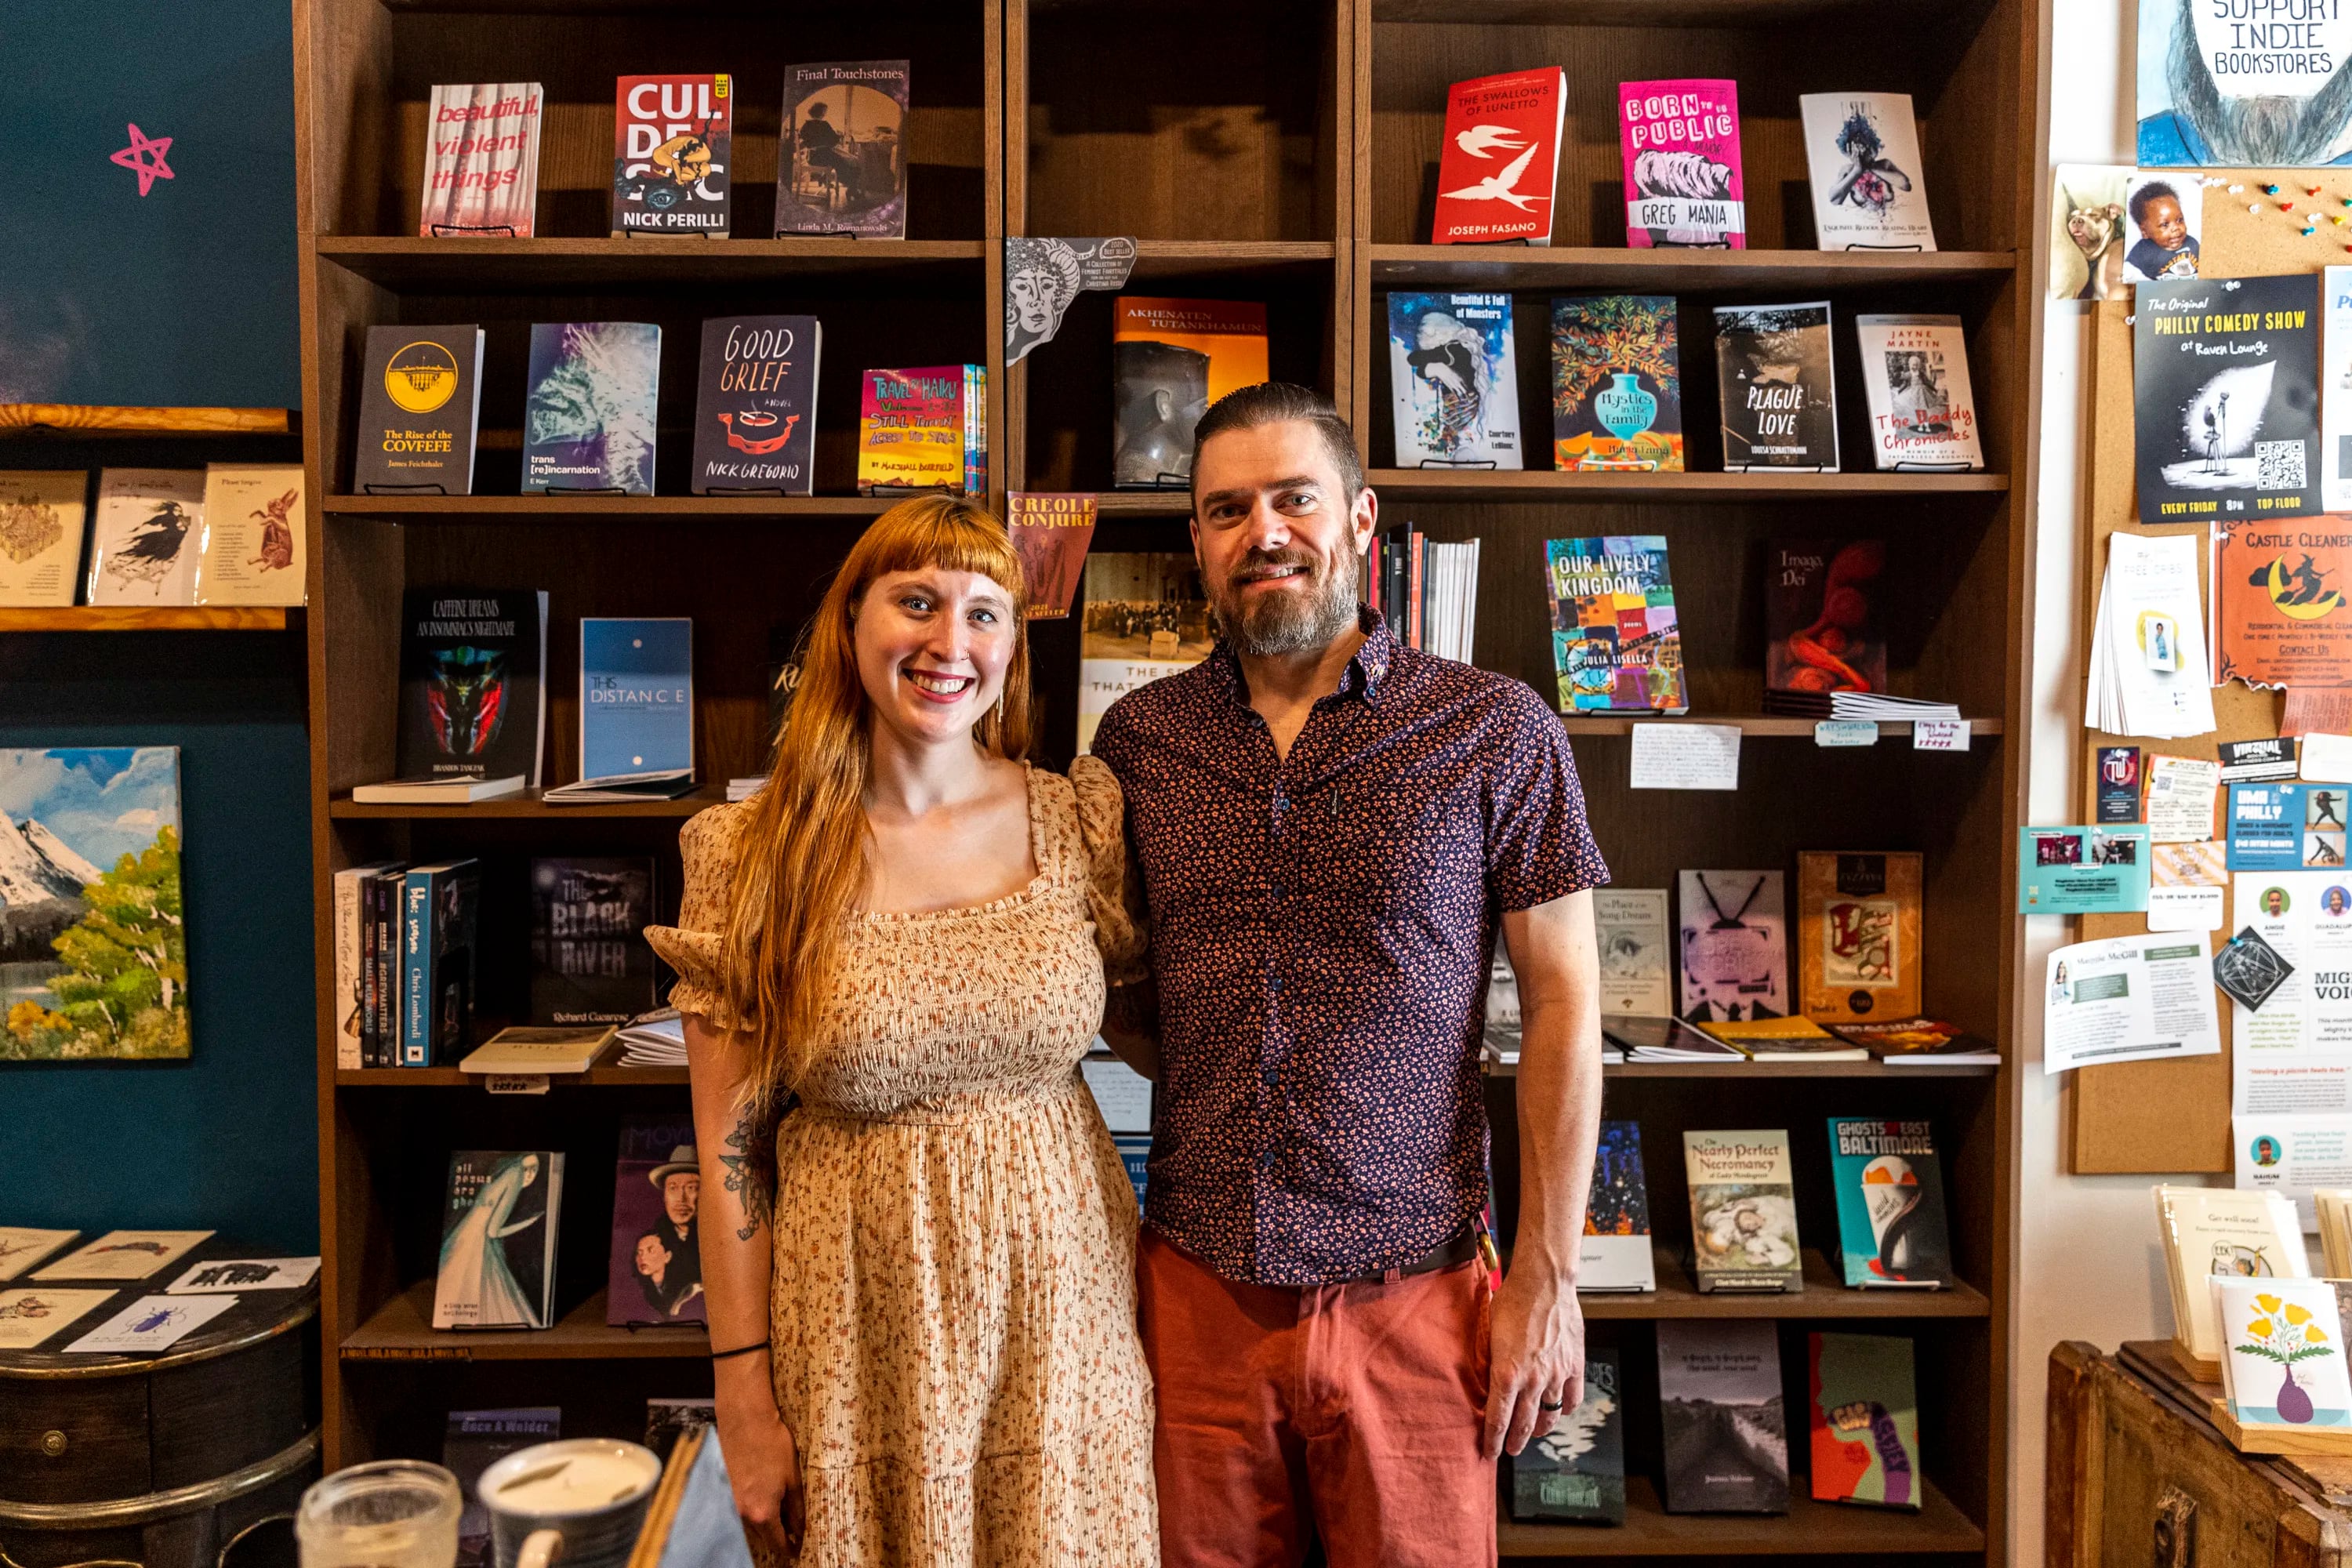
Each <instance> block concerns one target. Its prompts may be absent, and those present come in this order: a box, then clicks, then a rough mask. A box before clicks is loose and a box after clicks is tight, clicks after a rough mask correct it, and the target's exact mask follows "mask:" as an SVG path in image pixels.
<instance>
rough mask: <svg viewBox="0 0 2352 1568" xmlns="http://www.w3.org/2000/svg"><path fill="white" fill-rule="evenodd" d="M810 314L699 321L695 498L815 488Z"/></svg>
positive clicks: (819, 328) (817, 334) (818, 345)
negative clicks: (700, 355) (700, 345)
mask: <svg viewBox="0 0 2352 1568" xmlns="http://www.w3.org/2000/svg"><path fill="white" fill-rule="evenodd" d="M823 349H824V327H823V325H822V324H820V323H819V322H818V321H817V319H816V318H815V317H814V316H723V317H720V318H719V320H717V321H705V322H703V323H702V360H701V365H700V370H699V372H698V375H699V381H698V384H697V387H696V390H695V398H694V474H693V477H692V479H689V480H688V489H691V490H692V491H693V492H694V493H695V494H696V495H698V496H708V495H740V494H757V493H773V494H777V495H788V496H804V495H809V494H812V493H814V489H815V485H816V384H817V383H816V374H817V363H818V358H819V355H820V353H822V351H823Z"/></svg>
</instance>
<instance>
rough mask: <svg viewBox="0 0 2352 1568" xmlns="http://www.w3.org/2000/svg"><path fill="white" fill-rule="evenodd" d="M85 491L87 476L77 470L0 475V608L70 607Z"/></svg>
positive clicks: (75, 583)
mask: <svg viewBox="0 0 2352 1568" xmlns="http://www.w3.org/2000/svg"><path fill="white" fill-rule="evenodd" d="M88 493H89V474H88V473H86V472H84V471H83V470H82V469H80V468H72V469H67V470H63V471H60V472H57V473H45V472H40V471H37V470H31V469H25V470H18V471H16V472H12V473H5V474H0V605H5V606H7V607H10V608H31V607H43V606H55V605H70V604H72V603H73V602H74V589H75V588H76V587H77V586H79V584H80V582H81V542H82V535H83V534H84V533H85V532H87V531H88V529H87V527H86V526H85V525H86V521H87V517H86V513H85V510H84V506H83V499H82V498H83V497H84V496H85V495H87V494H88Z"/></svg>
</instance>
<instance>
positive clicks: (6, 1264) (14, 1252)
mask: <svg viewBox="0 0 2352 1568" xmlns="http://www.w3.org/2000/svg"><path fill="white" fill-rule="evenodd" d="M80 1234H81V1232H79V1231H78V1230H36V1229H31V1228H28V1227H26V1226H16V1225H0V1279H15V1278H16V1276H17V1275H19V1274H22V1273H23V1272H24V1271H25V1270H26V1269H27V1268H31V1267H32V1266H33V1265H34V1264H36V1263H38V1262H39V1261H40V1260H41V1259H42V1258H47V1256H48V1255H49V1254H50V1253H52V1252H55V1251H56V1250H57V1249H58V1247H63V1246H65V1245H66V1243H68V1242H69V1241H71V1240H72V1239H73V1238H74V1237H78V1236H79V1235H80Z"/></svg>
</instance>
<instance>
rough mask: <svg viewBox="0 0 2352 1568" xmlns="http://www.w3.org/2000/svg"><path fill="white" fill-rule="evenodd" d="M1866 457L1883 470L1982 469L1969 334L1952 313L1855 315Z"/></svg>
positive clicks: (1982, 449)
mask: <svg viewBox="0 0 2352 1568" xmlns="http://www.w3.org/2000/svg"><path fill="white" fill-rule="evenodd" d="M1853 327H1854V335H1855V337H1856V338H1857V339H1858V340H1859V341H1860V344H1861V348H1862V389H1863V392H1864V395H1866V396H1868V398H1869V399H1870V455H1871V458H1872V459H1873V460H1874V461H1875V462H1876V463H1877V465H1878V466H1879V467H1880V468H1934V469H1942V470H1957V469H1969V468H1983V467H1984V466H1985V463H1984V446H1983V443H1982V442H1981V441H1979V439H1978V437H1977V400H1976V395H1975V393H1973V392H1972V391H1970V390H1969V350H1968V337H1967V334H1966V333H1965V332H1963V331H1961V329H1960V319H1959V318H1958V316H1856V317H1855V318H1854V319H1853Z"/></svg>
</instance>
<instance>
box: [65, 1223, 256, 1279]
mask: <svg viewBox="0 0 2352 1568" xmlns="http://www.w3.org/2000/svg"><path fill="white" fill-rule="evenodd" d="M212 1234H213V1233H212V1232H211V1231H208V1230H110V1231H108V1232H107V1233H106V1234H105V1235H104V1236H101V1237H99V1238H98V1239H97V1240H96V1241H93V1242H91V1243H90V1244H89V1246H88V1247H81V1248H80V1249H79V1250H77V1251H74V1252H69V1253H68V1254H66V1256H64V1257H63V1258H58V1260H57V1261H56V1262H55V1263H52V1264H50V1265H49V1266H48V1267H47V1268H44V1269H42V1270H41V1271H40V1272H39V1273H38V1274H36V1275H34V1276H33V1278H34V1279H146V1278H147V1277H148V1276H149V1275H151V1274H154V1273H157V1272H159V1271H161V1270H162V1269H163V1268H164V1267H165V1266H166V1265H167V1264H171V1263H173V1262H176V1261H178V1260H179V1259H180V1258H184V1257H185V1256H186V1255H187V1253H188V1251H189V1249H190V1248H192V1247H195V1246H196V1245H197V1244H198V1243H200V1242H203V1241H205V1240H207V1239H209V1238H210V1237H211V1236H212Z"/></svg>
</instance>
